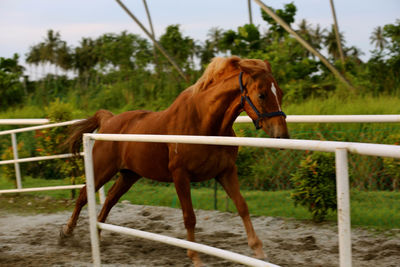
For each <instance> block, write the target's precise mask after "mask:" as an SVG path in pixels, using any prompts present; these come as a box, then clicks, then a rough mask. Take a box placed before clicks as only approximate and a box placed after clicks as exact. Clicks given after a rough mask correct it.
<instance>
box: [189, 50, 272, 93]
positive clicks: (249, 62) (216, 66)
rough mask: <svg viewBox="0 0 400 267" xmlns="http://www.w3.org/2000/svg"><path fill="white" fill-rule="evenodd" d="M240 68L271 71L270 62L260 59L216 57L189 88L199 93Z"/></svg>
mask: <svg viewBox="0 0 400 267" xmlns="http://www.w3.org/2000/svg"><path fill="white" fill-rule="evenodd" d="M238 70H242V71H243V72H247V73H249V74H251V75H255V74H257V73H261V72H270V67H269V64H268V63H266V62H264V61H262V60H259V59H241V58H240V57H237V56H231V57H228V58H223V57H215V58H213V60H212V61H211V63H210V64H209V65H208V66H207V68H206V69H205V71H204V73H203V75H202V76H201V77H200V78H199V79H198V80H197V82H196V83H195V84H194V85H192V86H191V87H189V88H188V89H189V90H190V91H192V93H193V94H196V93H199V92H201V91H204V90H206V89H207V88H208V86H209V85H210V84H212V83H213V82H215V81H218V80H220V79H221V78H222V77H224V76H225V75H227V74H230V73H232V72H235V71H238Z"/></svg>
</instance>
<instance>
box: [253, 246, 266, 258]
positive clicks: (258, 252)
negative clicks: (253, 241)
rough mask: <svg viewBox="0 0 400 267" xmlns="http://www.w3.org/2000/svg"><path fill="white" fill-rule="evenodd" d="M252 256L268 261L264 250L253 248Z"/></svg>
mask: <svg viewBox="0 0 400 267" xmlns="http://www.w3.org/2000/svg"><path fill="white" fill-rule="evenodd" d="M254 257H255V258H256V259H259V260H262V261H268V257H267V256H266V255H265V254H264V251H263V250H262V249H257V250H255V251H254Z"/></svg>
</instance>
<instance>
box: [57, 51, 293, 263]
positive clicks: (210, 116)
mask: <svg viewBox="0 0 400 267" xmlns="http://www.w3.org/2000/svg"><path fill="white" fill-rule="evenodd" d="M281 101H282V91H281V90H280V88H279V86H278V84H277V83H276V81H275V79H274V78H273V76H272V74H271V69H270V66H269V64H268V62H264V61H261V60H256V59H240V58H239V57H230V58H215V59H214V60H213V61H212V62H211V63H210V65H209V66H208V67H207V69H206V70H205V72H204V74H203V75H202V76H201V77H200V78H199V80H198V81H197V82H196V83H195V84H194V85H192V86H191V87H189V88H188V89H186V90H185V91H183V92H182V93H181V94H180V95H179V96H178V97H177V99H176V100H175V101H174V102H173V103H172V105H171V106H170V107H169V108H167V109H166V110H164V111H160V112H150V111H128V112H124V113H122V114H119V115H115V116H114V115H113V114H112V113H111V112H109V111H106V110H99V111H97V112H96V114H95V115H94V116H93V117H90V118H88V119H86V120H84V121H81V122H78V123H76V124H74V125H73V126H72V130H73V132H72V134H71V136H70V138H69V140H68V143H69V144H70V148H71V151H72V152H73V153H78V152H79V149H80V145H81V140H82V134H83V133H91V132H93V131H94V130H95V129H98V132H99V133H116V134H164V135H165V134H166V135H208V136H235V133H234V131H233V129H232V125H233V123H234V121H235V119H236V118H237V116H238V115H239V114H240V113H241V112H242V111H246V113H247V114H248V115H249V116H250V117H251V118H252V119H253V121H254V123H255V125H256V127H257V128H262V129H263V130H264V131H265V132H266V133H267V134H268V135H270V136H271V137H276V138H288V137H289V134H288V130H287V126H286V121H285V117H286V116H285V114H284V113H283V112H282V110H281ZM237 152H238V148H237V147H231V146H212V145H190V144H177V143H173V144H164V143H138V142H105V141H96V142H95V145H94V148H93V166H94V176H95V184H96V191H97V190H98V189H99V188H100V187H101V186H103V185H104V184H105V183H106V182H108V181H109V180H110V179H111V178H112V177H113V176H114V175H115V174H116V173H118V172H119V173H120V175H119V177H118V178H117V180H116V181H115V183H114V185H113V186H112V187H111V189H110V190H109V191H108V194H107V198H106V200H105V203H104V206H103V208H102V210H101V212H100V214H99V216H98V220H99V221H100V222H104V221H105V220H106V217H107V215H108V213H109V212H110V210H111V208H112V207H113V206H114V205H115V204H116V203H117V202H118V200H119V198H120V197H121V196H122V195H123V194H124V193H125V192H127V191H128V190H129V188H130V187H131V186H132V185H133V184H134V183H135V182H136V181H138V180H139V179H140V178H141V177H146V178H148V179H152V180H156V181H160V182H173V183H174V184H175V189H176V192H177V194H178V197H179V201H180V203H181V207H182V213H183V220H184V224H185V228H186V230H187V239H188V240H189V241H195V236H194V230H195V224H196V217H195V214H194V211H193V207H192V201H191V196H190V182H201V181H205V180H209V179H212V178H215V179H216V180H217V181H218V182H219V183H220V184H221V185H222V187H223V188H224V189H225V191H226V193H227V194H228V195H229V197H230V198H231V199H232V200H233V202H234V204H235V206H236V208H237V210H238V213H239V215H240V217H241V218H242V220H243V224H244V227H245V229H246V233H247V239H248V244H249V246H250V247H251V248H252V249H253V250H254V253H255V256H256V257H257V258H264V252H263V250H262V243H261V241H260V240H259V238H258V237H257V235H256V233H255V231H254V229H253V225H252V223H251V221H250V216H249V211H248V208H247V204H246V202H245V200H244V199H243V197H242V195H241V193H240V191H239V182H238V177H237V170H236V165H235V161H236V157H237ZM86 202H87V197H86V188H85V187H84V188H82V189H81V191H80V195H79V197H78V199H77V201H76V206H75V209H74V211H73V213H72V216H71V218H70V219H69V221H68V222H67V224H66V225H65V226H64V227H63V229H62V231H61V236H62V237H66V236H70V235H71V234H72V231H73V229H74V227H75V226H76V222H77V220H78V216H79V213H80V211H81V209H82V207H83V206H84V205H85V204H86ZM188 256H189V257H190V258H191V259H192V261H193V263H194V265H195V266H200V265H202V263H201V260H200V258H199V256H198V254H197V252H195V251H191V250H188Z"/></svg>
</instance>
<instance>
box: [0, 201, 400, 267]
mask: <svg viewBox="0 0 400 267" xmlns="http://www.w3.org/2000/svg"><path fill="white" fill-rule="evenodd" d="M69 215H70V212H62V213H56V214H39V215H33V216H21V215H16V214H5V213H1V214H0V266H24V267H28V266H90V262H91V248H90V238H89V231H88V222H87V213H86V211H84V212H83V213H82V215H81V218H80V220H79V222H78V226H77V228H76V229H75V232H74V237H72V238H70V239H68V240H66V241H65V242H63V243H60V242H59V238H58V236H59V230H60V228H61V226H62V225H63V224H64V223H65V222H66V220H67V219H68V218H69ZM196 216H197V229H196V237H197V242H199V243H203V244H206V245H210V246H215V247H218V248H222V249H227V250H231V251H233V252H238V253H241V254H244V255H248V256H251V255H252V251H251V250H250V249H249V248H248V246H247V240H246V236H245V232H244V228H243V226H242V223H241V220H240V218H239V217H238V216H237V215H236V214H234V213H223V212H218V211H203V210H197V211H196ZM252 221H253V224H254V227H255V229H256V232H257V234H258V236H259V237H260V239H261V240H262V241H263V243H264V251H265V252H266V254H267V255H268V259H269V261H270V262H272V263H274V264H277V265H281V266H311V267H312V266H324V267H329V266H338V238H337V227H336V226H335V225H333V224H331V223H324V224H314V223H311V222H300V221H296V220H288V219H281V218H273V217H253V218H252ZM107 222H108V223H111V224H116V225H120V226H126V227H131V228H135V229H139V230H144V231H149V232H154V233H160V234H164V235H168V236H172V237H177V238H182V239H184V238H185V236H186V231H185V229H184V226H183V223H182V214H181V210H179V209H172V208H167V207H150V206H138V205H131V204H118V205H117V206H116V207H114V209H113V210H112V211H111V213H110V216H109V218H108V221H107ZM352 244H353V266H393V267H394V266H400V232H399V231H398V230H393V231H389V232H386V233H372V232H371V231H366V230H358V229H355V230H353V232H352ZM101 257H102V263H103V265H104V266H191V263H190V261H189V259H188V258H187V256H186V251H185V250H184V249H181V248H177V247H173V246H169V245H164V244H160V243H156V242H153V241H147V240H144V239H140V238H135V237H127V236H122V235H120V234H117V233H112V232H107V231H103V232H102V237H101ZM201 257H202V259H203V261H204V263H205V264H206V266H240V265H239V264H235V263H230V262H228V261H225V260H222V259H219V258H215V257H212V256H207V255H204V254H202V255H201Z"/></svg>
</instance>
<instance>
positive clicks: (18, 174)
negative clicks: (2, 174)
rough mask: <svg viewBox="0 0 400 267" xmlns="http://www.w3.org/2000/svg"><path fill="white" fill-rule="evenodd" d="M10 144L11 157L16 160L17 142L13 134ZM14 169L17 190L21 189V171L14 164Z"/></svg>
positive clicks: (15, 163)
mask: <svg viewBox="0 0 400 267" xmlns="http://www.w3.org/2000/svg"><path fill="white" fill-rule="evenodd" d="M11 144H12V149H13V155H14V160H17V159H18V142H17V136H16V135H15V133H11ZM14 167H15V179H16V181H17V188H18V189H21V188H22V179H21V169H20V168H19V163H18V162H14Z"/></svg>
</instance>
